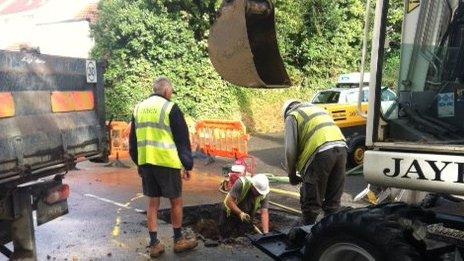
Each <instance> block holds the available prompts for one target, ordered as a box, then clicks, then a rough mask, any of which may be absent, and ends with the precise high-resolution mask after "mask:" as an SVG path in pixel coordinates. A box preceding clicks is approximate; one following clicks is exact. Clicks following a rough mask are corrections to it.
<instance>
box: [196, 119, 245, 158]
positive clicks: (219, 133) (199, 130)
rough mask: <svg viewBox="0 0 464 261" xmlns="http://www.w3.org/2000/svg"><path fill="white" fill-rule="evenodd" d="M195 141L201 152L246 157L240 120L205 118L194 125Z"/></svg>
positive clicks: (243, 131)
mask: <svg viewBox="0 0 464 261" xmlns="http://www.w3.org/2000/svg"><path fill="white" fill-rule="evenodd" d="M195 130H196V135H195V136H196V143H197V145H198V146H199V148H200V149H201V150H202V151H203V153H205V154H207V155H209V156H217V157H224V158H232V159H239V158H246V157H248V140H249V139H250V136H249V135H248V134H246V129H245V126H244V125H243V123H242V122H240V121H221V120H205V121H200V122H198V123H197V124H196V125H195Z"/></svg>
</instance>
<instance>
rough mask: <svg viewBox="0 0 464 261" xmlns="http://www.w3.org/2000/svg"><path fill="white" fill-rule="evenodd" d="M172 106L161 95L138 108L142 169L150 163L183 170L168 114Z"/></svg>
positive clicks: (138, 141) (139, 152)
mask: <svg viewBox="0 0 464 261" xmlns="http://www.w3.org/2000/svg"><path fill="white" fill-rule="evenodd" d="M173 105H174V104H173V103H172V102H170V101H168V100H166V99H164V98H162V97H160V96H152V97H150V98H148V99H146V100H144V101H142V102H141V103H139V104H138V105H137V106H136V107H135V110H134V118H135V133H136V136H137V154H138V158H137V161H138V165H139V166H140V165H144V164H151V165H155V166H162V167H168V168H173V169H181V168H182V163H181V161H180V159H179V154H178V153H177V148H176V144H175V143H174V138H173V136H172V132H171V127H170V122H169V113H170V112H171V109H172V106H173Z"/></svg>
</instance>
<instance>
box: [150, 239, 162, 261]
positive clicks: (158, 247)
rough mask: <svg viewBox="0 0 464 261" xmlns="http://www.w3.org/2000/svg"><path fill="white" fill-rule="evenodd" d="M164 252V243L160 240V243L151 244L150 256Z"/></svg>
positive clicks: (156, 255)
mask: <svg viewBox="0 0 464 261" xmlns="http://www.w3.org/2000/svg"><path fill="white" fill-rule="evenodd" d="M163 253H164V245H163V244H162V243H161V242H159V241H158V243H156V244H154V245H151V246H150V257H154V258H156V257H159V256H161V254H163Z"/></svg>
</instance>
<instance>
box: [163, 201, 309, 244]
mask: <svg viewBox="0 0 464 261" xmlns="http://www.w3.org/2000/svg"><path fill="white" fill-rule="evenodd" d="M223 211H224V210H223V209H222V204H211V205H198V206H188V207H184V216H183V221H182V225H183V227H184V228H191V229H192V230H193V231H194V232H195V233H197V234H199V235H201V236H200V237H203V238H204V239H205V240H219V241H221V242H224V243H241V242H240V241H242V240H244V239H243V237H244V236H245V235H246V234H254V233H256V232H255V231H254V229H253V226H252V225H246V224H237V223H234V225H233V227H229V224H228V223H227V224H226V225H224V222H221V221H222V220H223V218H221V216H222V212H223ZM158 218H159V219H161V220H163V221H165V222H167V223H170V222H171V211H170V209H163V210H160V211H159V212H158ZM269 220H270V222H269V223H270V224H269V229H270V230H271V231H273V230H276V231H283V230H286V229H289V228H290V227H292V226H294V225H295V224H297V223H298V222H299V220H300V218H299V217H298V216H295V215H293V214H289V213H287V212H282V211H277V210H274V209H270V210H269ZM221 223H222V224H221ZM254 224H255V225H256V226H257V227H258V228H259V229H262V228H261V222H260V215H259V214H257V215H256V217H255V222H254ZM236 239H238V242H237V241H236Z"/></svg>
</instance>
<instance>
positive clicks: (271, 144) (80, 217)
mask: <svg viewBox="0 0 464 261" xmlns="http://www.w3.org/2000/svg"><path fill="white" fill-rule="evenodd" d="M248 147H249V150H250V154H251V155H253V156H254V157H255V158H256V163H257V164H256V172H257V173H272V174H274V175H277V176H285V175H286V174H285V172H284V171H283V169H282V168H281V162H282V160H283V140H282V134H272V135H256V136H253V137H252V138H251V140H250V142H249V145H248ZM123 162H124V164H126V165H129V166H130V168H115V167H105V164H94V163H90V162H83V163H80V164H78V165H77V168H78V169H77V170H74V171H71V172H70V173H68V175H67V176H66V179H65V183H67V184H69V185H70V188H71V195H70V198H69V200H68V202H69V209H70V213H69V214H68V215H65V216H63V217H60V218H58V219H56V220H53V221H51V222H49V223H47V224H44V225H42V226H40V227H37V229H36V244H37V249H38V250H37V252H38V260H147V259H149V256H148V255H147V252H146V245H147V243H148V242H147V240H148V238H147V234H148V233H147V231H146V216H145V214H144V212H143V211H144V210H145V203H146V202H145V199H144V198H143V195H142V194H141V181H140V178H139V176H138V174H137V172H136V169H135V166H133V165H132V164H131V163H130V161H128V160H124V161H123ZM228 163H231V161H230V160H225V159H216V160H215V162H213V163H212V164H209V165H207V166H205V165H204V163H203V162H200V161H196V165H195V169H194V172H193V176H192V179H191V180H190V181H186V182H184V184H183V199H184V205H186V206H194V205H201V204H212V203H218V202H221V201H222V200H223V194H222V193H221V192H219V190H218V187H219V183H220V182H221V181H222V177H221V169H222V166H224V165H225V164H228ZM365 186H366V183H365V182H364V180H363V179H362V176H349V177H347V181H346V186H345V193H344V195H343V198H342V204H343V205H346V206H355V207H356V206H360V204H355V203H353V202H352V197H353V195H355V194H357V193H358V192H360V191H361V190H362V189H364V187H365ZM274 187H277V188H280V189H283V190H287V191H291V192H297V191H298V187H294V186H290V185H282V184H281V185H275V186H274ZM271 200H273V201H276V202H278V203H282V204H285V205H287V206H290V207H293V208H297V209H298V208H299V207H298V206H299V204H298V198H297V197H288V196H281V195H271ZM168 207H169V202H168V200H166V199H163V200H162V202H161V208H168ZM271 222H272V220H271ZM158 235H159V238H160V239H161V240H162V241H163V242H164V243H165V244H166V246H167V251H166V253H165V254H164V255H163V256H162V258H160V260H221V259H227V260H270V258H269V257H267V256H266V255H264V254H263V253H262V252H260V251H259V250H257V249H256V248H254V247H252V246H248V245H243V244H242V245H223V244H221V245H219V246H218V247H214V248H207V247H205V246H204V245H203V243H202V242H200V245H199V246H198V247H197V248H196V249H195V250H193V251H191V252H187V253H182V254H174V253H173V251H172V229H171V227H170V225H169V224H167V223H165V222H164V221H162V220H159V229H158ZM10 247H11V245H10ZM0 260H6V259H5V258H4V257H2V256H0Z"/></svg>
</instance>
